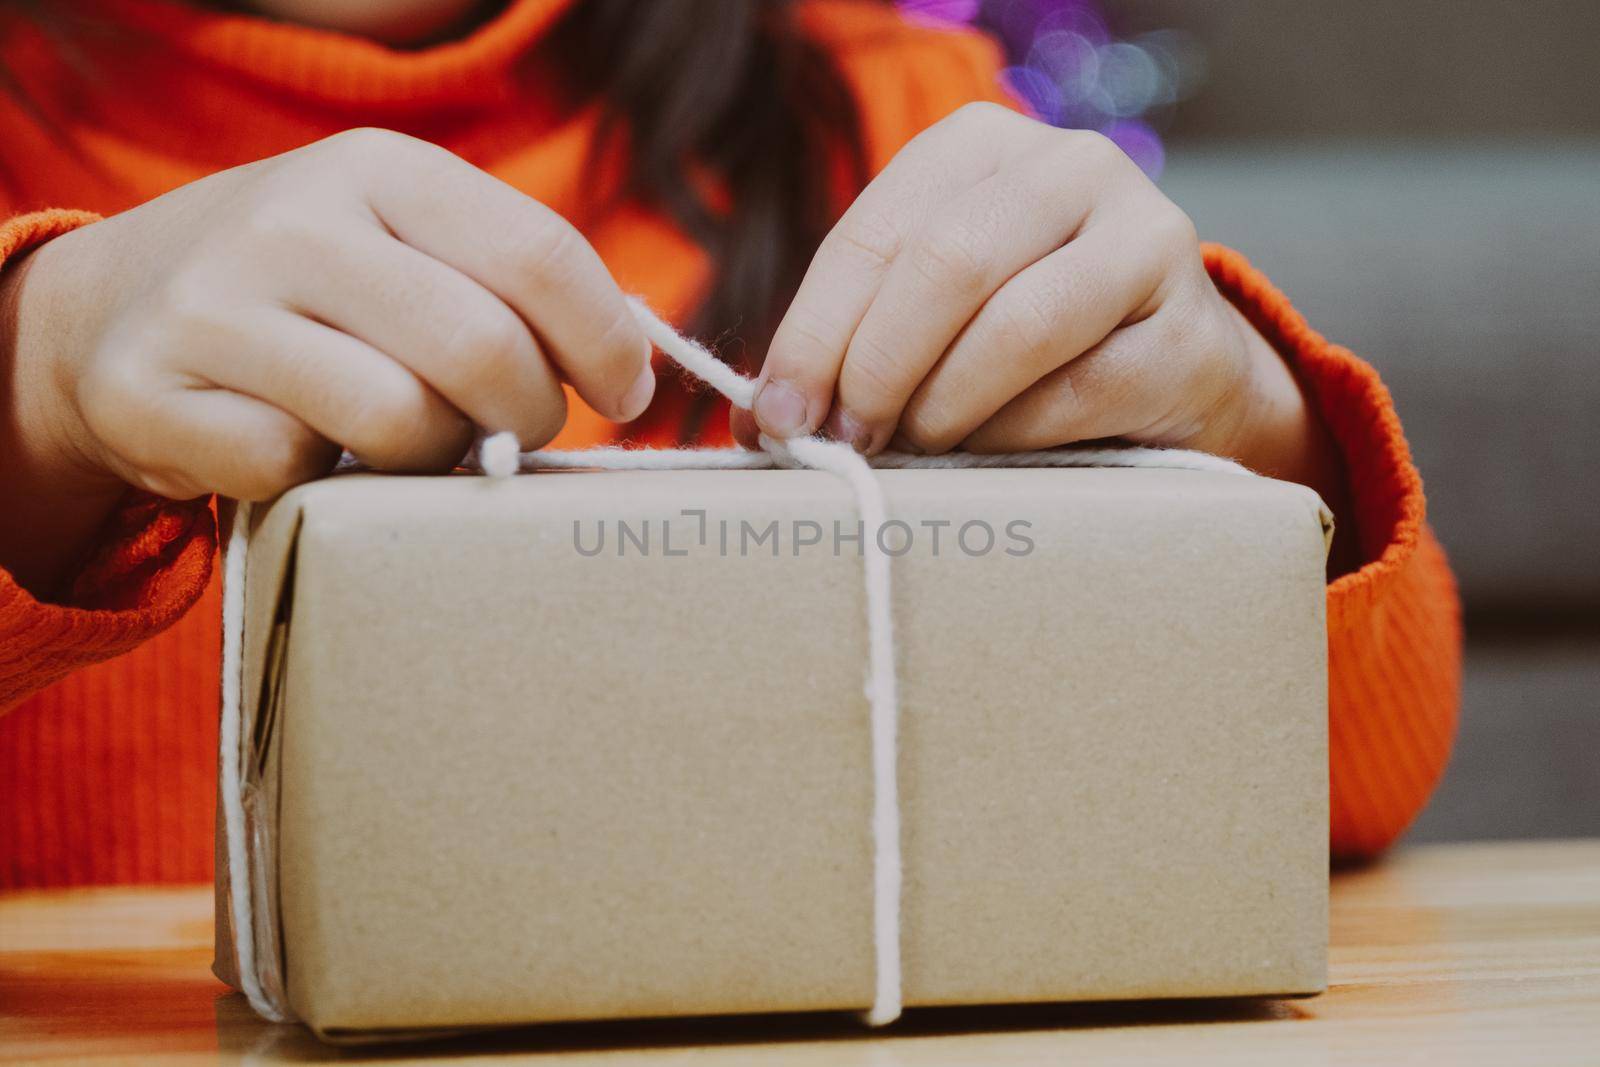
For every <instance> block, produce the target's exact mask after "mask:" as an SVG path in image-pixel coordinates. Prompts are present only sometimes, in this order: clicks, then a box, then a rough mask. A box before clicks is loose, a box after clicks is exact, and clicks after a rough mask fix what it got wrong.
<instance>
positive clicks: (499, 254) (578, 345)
mask: <svg viewBox="0 0 1600 1067" xmlns="http://www.w3.org/2000/svg"><path fill="white" fill-rule="evenodd" d="M391 136H398V135H391ZM412 143H413V145H414V146H415V147H414V148H411V149H409V150H403V151H402V153H401V154H403V155H405V156H406V158H405V160H404V163H405V166H403V167H399V166H395V167H390V168H389V169H388V170H387V171H386V172H385V173H383V174H379V175H377V176H376V177H375V178H374V179H373V180H372V181H371V183H370V184H369V191H368V203H369V205H370V207H371V208H372V210H373V212H374V213H375V214H376V215H377V216H378V219H379V220H380V221H381V222H382V223H383V224H384V225H385V226H387V227H388V228H389V230H390V231H391V232H392V233H393V234H394V235H395V236H396V237H397V238H399V239H400V240H401V241H403V242H405V243H406V244H408V245H411V246H412V247H413V248H416V249H418V250H419V251H421V252H424V253H426V254H427V255H430V256H432V257H434V258H435V259H438V260H440V261H442V262H444V263H447V264H449V265H450V266H452V267H454V268H455V269H456V270H458V271H460V272H461V273H463V274H465V275H467V276H468V277H470V278H472V279H473V280H474V281H476V282H477V283H478V284H480V285H482V286H483V287H484V288H485V289H488V290H489V291H490V292H492V293H494V294H495V295H496V296H497V297H499V298H500V299H501V300H503V301H505V303H506V304H507V305H508V306H509V307H511V309H512V310H514V311H515V312H516V313H517V314H518V315H519V316H521V318H522V320H523V321H524V322H525V323H527V324H528V326H529V327H530V328H531V329H532V330H533V331H534V333H535V334H537V336H538V337H539V339H540V341H542V342H543V346H544V350H545V351H546V352H547V353H548V354H549V355H550V357H551V359H552V360H553V361H554V362H555V363H556V365H557V366H558V367H559V368H560V370H561V372H562V375H563V377H565V378H566V379H567V380H568V381H570V382H571V383H572V385H573V388H575V389H576V390H577V391H578V395H579V396H581V397H583V399H584V400H585V401H587V402H588V403H589V404H590V406H592V407H593V408H594V409H595V410H596V411H598V412H600V413H601V414H602V415H605V416H606V417H608V418H611V419H614V420H616V421H619V422H626V421H629V420H631V419H634V418H637V417H638V416H639V415H640V414H641V413H642V412H643V411H644V409H645V407H646V406H647V405H648V404H649V402H650V398H651V396H652V395H653V393H654V390H655V376H654V373H653V372H652V371H651V368H650V343H649V342H648V341H647V340H646V339H645V336H644V331H643V330H642V329H641V328H640V327H639V324H638V323H637V322H636V321H635V320H634V317H633V315H632V313H631V312H630V311H629V310H628V306H627V303H626V301H625V299H624V298H623V295H622V291H621V290H620V289H619V288H618V287H617V283H616V281H615V280H614V279H613V278H612V277H611V272H610V271H609V270H607V269H606V266H605V264H604V262H602V261H601V259H600V255H599V253H597V252H596V251H595V250H594V248H593V246H591V245H590V244H589V242H588V241H587V240H586V239H585V238H584V237H583V235H582V234H581V233H579V232H578V230H577V228H576V227H574V226H573V225H572V224H571V223H570V222H568V221H567V220H566V219H564V218H562V217H561V216H560V215H559V214H557V213H556V212H555V211H552V210H551V209H550V208H548V207H546V206H545V205H543V204H541V203H539V202H538V201H537V200H534V199H533V198H532V197H529V196H526V195H524V194H523V193H521V192H519V191H518V190H516V189H514V188H512V187H511V186H510V185H507V184H506V183H504V182H502V181H500V180H499V179H498V178H495V177H493V176H492V175H489V174H487V173H485V172H484V171H481V170H479V169H478V168H477V167H474V166H472V165H471V164H470V163H467V162H466V161H465V160H463V159H460V158H459V157H457V156H455V155H452V154H451V153H449V152H447V151H445V150H444V149H442V148H438V147H437V146H434V145H429V144H426V142H421V141H416V142H412Z"/></svg>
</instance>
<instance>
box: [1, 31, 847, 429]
mask: <svg viewBox="0 0 1600 1067" xmlns="http://www.w3.org/2000/svg"><path fill="white" fill-rule="evenodd" d="M200 2H205V3H206V6H211V7H218V8H229V9H235V10H237V9H239V8H241V7H242V6H243V5H241V4H239V3H238V2H236V0H200ZM54 6H55V5H50V4H43V3H39V2H38V0H0V15H6V14H11V15H20V16H22V17H25V18H31V19H33V20H34V21H36V22H39V23H40V24H41V25H42V26H43V27H44V29H45V30H46V31H47V32H49V33H50V34H51V35H52V36H53V37H55V38H56V39H57V41H58V43H59V44H60V45H61V47H62V48H63V50H64V54H66V55H67V56H68V58H69V60H70V59H71V58H72V57H73V56H74V55H76V53H75V52H74V51H73V50H72V48H71V34H72V33H75V32H81V31H83V30H84V28H85V27H84V26H83V24H82V22H81V20H78V19H70V20H69V19H68V18H67V17H63V16H62V14H61V13H60V12H59V10H58V11H56V12H51V11H50V10H49V9H50V8H52V7H54ZM484 6H485V8H487V9H488V10H490V11H492V10H493V9H495V8H496V7H498V6H502V5H501V4H497V3H487V4H485V5H484ZM102 29H103V28H102ZM543 54H546V55H549V56H552V57H555V58H556V61H558V62H561V63H563V64H564V65H565V66H566V68H567V69H566V71H565V73H566V76H567V78H566V80H567V81H568V83H569V84H570V85H571V87H572V89H573V90H574V91H575V92H576V94H577V96H578V99H579V100H580V101H583V100H594V99H598V100H599V101H600V102H601V105H602V108H603V115H604V117H603V120H602V127H601V129H602V137H601V139H600V143H599V147H598V148H597V152H601V153H604V152H607V151H611V150H615V149H618V148H620V149H621V154H622V157H623V158H624V159H626V161H627V165H626V173H625V175H624V178H623V188H622V190H621V195H622V196H625V197H632V198H637V199H639V200H641V201H643V202H644V203H646V204H648V205H650V206H652V207H654V208H656V209H658V210H660V211H661V212H662V213H664V214H665V215H666V216H667V217H668V218H669V219H671V220H672V221H673V222H674V223H676V224H677V225H678V226H680V227H682V228H683V230H684V232H685V233H687V234H688V235H689V237H690V238H692V239H693V240H694V241H695V242H697V243H698V244H699V245H701V246H702V247H703V248H704V249H705V250H706V251H707V253H708V254H709V255H710V257H711V260H712V262H713V264H714V272H713V277H712V280H711V283H710V285H709V287H708V289H707V292H706V294H705V296H704V298H703V300H702V301H701V304H700V307H699V311H698V313H697V314H696V317H695V319H694V321H693V322H692V323H690V324H689V329H690V332H692V333H694V334H696V335H698V336H700V337H702V338H704V339H706V340H709V341H719V340H721V341H726V340H729V339H732V338H734V337H735V336H737V337H738V338H739V339H740V340H742V341H744V342H745V343H746V344H747V345H748V346H749V347H748V348H746V349H744V350H743V351H742V352H737V351H733V350H732V349H730V351H729V352H728V353H726V354H725V358H729V359H730V362H735V363H744V364H745V365H746V366H745V369H747V370H753V369H754V366H755V364H757V363H758V362H759V360H760V358H761V355H762V354H763V353H764V349H765V345H766V342H767V340H768V339H770V337H771V334H772V330H773V329H774V328H775V327H776V325H777V320H778V318H779V317H780V316H781V314H782V311H783V308H784V307H785V306H786V305H787V303H788V301H789V298H790V297H791V296H792V295H793V292H794V289H795V286H796V285H798V284H799V280H800V277H801V275H802V274H803V273H804V271H805V267H806V265H807V263H808V262H809V261H810V257H811V253H812V251H813V250H814V249H815V248H816V245H817V242H818V241H820V240H821V238H822V237H823V235H824V234H825V233H826V232H827V228H828V226H829V225H830V223H831V220H832V217H833V215H834V214H835V212H836V210H837V209H838V206H839V205H837V204H835V203H833V202H832V201H833V193H834V190H833V189H832V188H831V186H832V185H833V183H834V182H837V181H839V180H840V175H841V174H845V175H848V176H849V177H850V179H851V181H852V182H853V183H854V184H859V183H860V182H862V181H864V178H865V174H864V172H865V164H864V162H863V158H862V152H861V147H860V134H859V122H858V119H857V114H856V110H855V105H854V101H853V99H852V98H851V96H850V94H849V92H848V90H847V89H846V87H845V85H844V82H843V80H842V78H841V77H840V75H839V73H838V71H837V70H836V68H835V67H834V65H833V63H832V62H831V60H830V58H829V56H828V55H827V53H826V52H825V51H824V50H823V48H822V47H821V46H819V45H817V44H816V43H815V42H813V41H811V40H809V39H808V38H807V37H806V36H805V35H804V34H803V33H802V32H801V31H800V29H799V28H798V27H797V26H796V24H795V20H794V16H793V12H792V10H791V3H790V0H578V2H577V3H575V4H574V5H573V7H572V10H571V11H570V12H569V13H568V14H567V15H566V16H565V17H564V18H563V21H562V23H561V25H560V26H559V27H557V29H556V32H555V34H554V36H553V38H552V39H551V40H550V41H548V42H547V49H546V51H545V52H544V53H543ZM85 73H86V75H88V74H92V72H85ZM0 92H4V93H7V94H8V95H11V96H13V97H14V98H16V99H17V100H18V102H19V103H20V104H21V105H22V106H23V107H24V108H27V109H28V110H29V111H30V112H31V113H32V114H34V115H35V117H36V118H41V117H42V116H40V115H39V113H38V111H37V109H35V108H31V107H30V104H29V101H28V99H27V96H26V94H25V93H24V92H23V91H22V89H21V87H20V86H18V85H17V84H15V82H14V81H13V80H12V79H11V78H10V77H9V75H7V74H6V73H5V72H4V71H0ZM695 168H698V169H699V170H701V171H703V172H704V174H705V176H707V177H709V178H711V179H712V181H713V183H715V184H716V185H717V186H720V192H721V193H723V194H725V199H726V205H725V206H719V204H713V203H712V202H710V201H709V199H708V196H707V193H706V191H705V183H704V182H702V181H696V180H695V179H694V176H693V171H694V169H695ZM841 168H845V169H844V170H842V171H841ZM658 400H659V402H658V403H657V404H653V405H652V409H651V411H650V412H647V413H646V414H645V416H644V417H643V419H642V420H641V421H640V422H639V423H638V424H636V429H637V430H639V431H649V430H654V429H657V428H659V427H661V426H662V425H663V424H664V420H669V419H670V420H675V421H677V422H678V424H679V425H678V431H677V433H678V436H679V437H680V438H683V439H691V438H693V437H695V436H697V435H698V433H699V431H700V428H701V425H702V424H703V422H704V419H705V417H706V414H707V413H708V411H709V410H710V406H711V403H710V398H709V397H708V396H706V395H704V394H699V395H696V396H695V397H694V398H693V399H691V400H687V401H686V400H685V399H684V397H683V396H682V394H681V393H680V392H678V391H677V390H675V389H671V388H668V389H663V390H660V391H659V392H658Z"/></svg>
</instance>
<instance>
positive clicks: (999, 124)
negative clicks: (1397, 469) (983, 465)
mask: <svg viewBox="0 0 1600 1067" xmlns="http://www.w3.org/2000/svg"><path fill="white" fill-rule="evenodd" d="M758 424H759V428H760V430H762V431H764V432H766V433H768V434H770V435H772V436H774V437H791V436H794V435H796V434H803V433H809V432H812V431H815V430H816V429H818V428H819V427H821V428H822V429H824V430H825V432H827V433H828V434H829V435H831V436H833V437H835V438H837V439H839V440H843V441H849V442H851V443H853V444H854V445H855V446H856V447H857V448H858V449H859V450H861V451H863V452H868V453H870V452H876V451H878V450H880V449H882V448H884V447H885V446H888V445H889V444H890V443H891V441H892V442H893V445H894V447H897V448H909V449H912V450H917V451H922V452H927V453H937V452H944V451H947V450H949V449H953V448H957V447H961V448H965V449H968V450H970V451H975V452H1004V451H1020V450H1025V449H1036V448H1050V447H1054V446H1057V445H1063V444H1067V443H1070V442H1074V441H1083V440H1089V439H1094V438H1104V437H1121V438H1125V439H1127V440H1130V441H1136V442H1140V443H1146V444H1154V445H1167V446H1180V447H1186V448H1197V449H1202V450H1206V451H1210V452H1215V453H1218V454H1222V455H1228V456H1233V457H1236V458H1238V459H1241V460H1242V461H1244V462H1246V463H1247V464H1249V465H1251V466H1254V467H1256V468H1257V469H1260V470H1263V471H1265V472H1267V473H1271V474H1275V475H1277V476H1279V477H1288V478H1294V479H1296V480H1300V481H1306V482H1307V483H1308V484H1313V485H1314V486H1316V487H1318V488H1325V487H1324V486H1322V485H1319V484H1318V483H1319V482H1321V481H1323V480H1325V478H1327V477H1328V470H1327V469H1326V468H1327V467H1328V465H1329V463H1330V462H1332V461H1331V459H1330V457H1331V456H1332V450H1331V446H1329V445H1328V443H1327V438H1326V431H1324V430H1323V429H1322V428H1321V426H1320V424H1319V423H1317V421H1316V419H1315V418H1314V417H1313V416H1312V414H1311V413H1310V411H1309V409H1308V407H1307V405H1306V403H1305V400H1304V398H1303V397H1302V396H1301V393H1300V390H1299V387H1298V386H1297V384H1296V382H1295V380H1294V378H1293V376H1292V375H1291V374H1290V372H1289V369H1288V367H1287V366H1286V365H1285V363H1284V361H1283V360H1282V359H1281V358H1279V356H1278V355H1277V353H1276V352H1275V351H1274V350H1273V349H1272V348H1271V347H1270V346H1269V345H1268V344H1267V342H1266V341H1265V340H1264V339H1263V338H1262V337H1261V336H1260V335H1259V334H1258V333H1257V332H1256V331H1255V329H1254V328H1253V327H1252V326H1251V325H1250V324H1249V323H1248V322H1247V321H1246V320H1245V319H1244V317H1243V316H1242V315H1241V314H1240V313H1239V312H1238V311H1237V310H1235V309H1234V307H1233V306H1232V305H1231V304H1229V303H1228V301H1227V300H1226V299H1225V298H1224V297H1223V296H1222V295H1221V294H1220V293H1219V292H1218V291H1217V289H1216V287H1215V286H1213V285H1212V283H1211V280H1210V278H1209V277H1208V276H1207V274H1206V270H1205V266H1204V264H1203V263H1202V260H1201V254H1200V246H1199V242H1198V239H1197V238H1196V235H1195V229H1194V226H1193V224H1192V223H1191V222H1190V221H1189V219H1188V217H1187V216H1186V215H1185V214H1184V213H1183V212H1182V211H1180V210H1179V209H1178V208H1177V207H1176V206H1175V205H1174V204H1173V203H1172V202H1171V201H1170V200H1168V199H1167V198H1166V197H1165V196H1163V195H1162V194H1161V192H1160V191H1159V190H1158V189H1157V188H1156V187H1155V185H1154V184H1152V183H1151V182H1150V181H1149V180H1148V179H1147V178H1146V177H1145V176H1144V174H1142V173H1141V172H1140V171H1139V169H1138V168H1137V167H1136V166H1135V165H1134V164H1133V162H1132V161H1131V160H1130V159H1128V157H1127V156H1126V155H1124V154H1123V153H1122V152H1121V150H1119V149H1118V148H1117V147H1116V146H1115V145H1113V144H1112V143H1111V142H1110V141H1108V140H1106V139H1105V138H1104V137H1102V136H1100V135H1099V134H1095V133H1089V132H1082V131H1064V130H1057V129H1054V128H1052V127H1049V126H1046V125H1043V124H1041V123H1039V122H1035V121H1033V120H1032V119H1028V118H1025V117H1024V116H1021V115H1018V114H1016V113H1014V112H1011V111H1007V110H1005V109H1004V108H1001V107H998V106H995V105H989V104H974V105H969V106H967V107H964V108H962V109H961V110H959V111H957V112H955V113H954V114H952V115H951V116H950V117H948V118H946V119H945V120H943V121H942V122H940V123H938V124H937V125H935V126H932V127H930V128H929V129H928V130H926V131H925V132H923V133H922V134H921V135H919V136H918V137H917V138H916V139H915V140H913V141H912V142H911V143H910V144H908V145H907V146H906V147H905V148H904V149H903V150H902V151H901V152H900V153H899V155H897V156H896V157H895V158H894V160H893V161H891V162H890V163H889V165H888V166H887V167H886V168H885V169H884V171H883V172H882V174H880V175H879V176H878V177H877V178H876V179H875V180H874V181H873V182H872V183H871V184H870V185H869V186H868V187H867V188H866V190H865V191H864V192H863V193H862V194H861V196H860V197H859V198H858V199H857V200H856V201H855V203H854V204H853V205H851V207H850V209H849V210H848V211H847V212H845V214H844V216H843V218H841V219H840V221H839V223H838V225H837V226H835V227H834V229H833V231H832V233H831V234H829V236H828V238H827V239H826V240H825V241H824V242H823V244H822V247H821V248H820V249H819V250H818V252H817V255H816V258H815V259H814V260H813V261H812V263H811V267H810V270H809V271H808V272H807V274H806V277H805V280H804V281H803V282H802V284H801V286H800V289H799V292H798V293H797V294H796V296H795V300H794V303H793V304H792V305H791V306H790V308H789V310H788V312H787V314H786V315H785V316H784V319H783V322H782V324H781V325H780V327H779V329H778V331H777V334H776V336H775V337H774V338H773V342H772V346H771V349H770V351H769V353H768V355H767V359H766V362H765V365H764V367H763V368H762V372H761V376H760V385H759V387H758V392H757V395H756V401H755V409H754V418H752V417H751V416H750V415H749V414H745V413H742V412H736V413H735V419H734V430H735V433H736V435H737V436H738V437H739V438H740V439H741V440H743V441H745V442H746V443H751V442H753V441H754V438H755V436H756V428H757V425H758Z"/></svg>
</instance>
